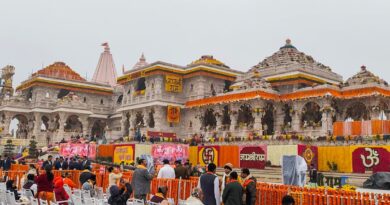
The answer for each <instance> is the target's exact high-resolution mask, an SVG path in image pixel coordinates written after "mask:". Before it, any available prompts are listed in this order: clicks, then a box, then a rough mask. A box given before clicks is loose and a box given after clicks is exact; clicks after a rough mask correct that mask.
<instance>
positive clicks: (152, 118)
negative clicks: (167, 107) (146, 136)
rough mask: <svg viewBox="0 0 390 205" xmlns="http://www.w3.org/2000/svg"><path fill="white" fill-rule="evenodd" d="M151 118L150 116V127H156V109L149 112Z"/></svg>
mask: <svg viewBox="0 0 390 205" xmlns="http://www.w3.org/2000/svg"><path fill="white" fill-rule="evenodd" d="M148 115H149V118H148V126H149V127H150V128H154V125H155V122H154V109H152V110H150V112H149V113H148Z"/></svg>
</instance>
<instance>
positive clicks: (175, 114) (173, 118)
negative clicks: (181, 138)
mask: <svg viewBox="0 0 390 205" xmlns="http://www.w3.org/2000/svg"><path fill="white" fill-rule="evenodd" d="M167 121H168V122H170V123H171V122H172V123H179V122H180V107H179V106H171V105H168V107H167Z"/></svg>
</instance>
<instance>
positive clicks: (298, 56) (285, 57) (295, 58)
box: [252, 39, 331, 71]
mask: <svg viewBox="0 0 390 205" xmlns="http://www.w3.org/2000/svg"><path fill="white" fill-rule="evenodd" d="M296 65H299V66H302V67H305V66H306V67H312V68H318V69H324V70H328V71H331V69H330V68H329V67H328V66H325V65H323V64H321V63H319V62H317V61H315V60H314V59H313V57H311V56H309V55H306V54H305V53H303V52H300V51H299V50H298V49H297V48H296V47H295V46H293V45H292V44H291V40H290V39H287V40H286V44H285V45H284V46H282V47H280V49H279V51H277V52H275V53H274V54H272V55H271V56H270V57H267V58H265V59H264V60H263V61H261V62H260V63H258V64H257V65H255V66H253V68H252V69H267V68H277V67H280V66H296Z"/></svg>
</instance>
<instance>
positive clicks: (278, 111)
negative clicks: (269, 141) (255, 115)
mask: <svg viewBox="0 0 390 205" xmlns="http://www.w3.org/2000/svg"><path fill="white" fill-rule="evenodd" d="M283 107H284V105H283V104H282V103H277V104H276V105H275V116H274V122H275V123H274V130H275V133H282V127H283V124H284V115H285V113H284V111H283Z"/></svg>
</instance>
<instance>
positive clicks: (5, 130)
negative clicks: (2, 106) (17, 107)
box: [2, 112, 12, 135]
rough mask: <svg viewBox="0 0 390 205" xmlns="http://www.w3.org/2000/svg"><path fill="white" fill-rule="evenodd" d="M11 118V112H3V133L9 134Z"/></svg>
mask: <svg viewBox="0 0 390 205" xmlns="http://www.w3.org/2000/svg"><path fill="white" fill-rule="evenodd" d="M11 120H12V113H9V112H4V119H3V122H2V123H3V126H4V127H3V132H2V133H3V135H6V134H9V127H10V125H11Z"/></svg>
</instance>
